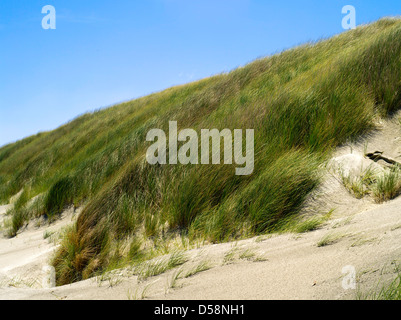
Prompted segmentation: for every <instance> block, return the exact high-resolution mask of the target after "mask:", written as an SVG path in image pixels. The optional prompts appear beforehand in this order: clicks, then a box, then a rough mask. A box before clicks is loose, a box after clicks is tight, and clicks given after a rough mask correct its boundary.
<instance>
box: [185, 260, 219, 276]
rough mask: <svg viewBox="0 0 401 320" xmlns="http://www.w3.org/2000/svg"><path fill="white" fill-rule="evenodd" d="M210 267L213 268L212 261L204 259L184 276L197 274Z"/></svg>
mask: <svg viewBox="0 0 401 320" xmlns="http://www.w3.org/2000/svg"><path fill="white" fill-rule="evenodd" d="M210 268H212V265H211V263H210V262H209V261H208V260H203V261H201V262H200V263H199V264H197V265H196V266H195V267H193V268H192V269H190V270H189V271H187V272H186V273H185V275H184V278H189V277H192V276H194V275H195V274H197V273H200V272H203V271H206V270H209V269H210Z"/></svg>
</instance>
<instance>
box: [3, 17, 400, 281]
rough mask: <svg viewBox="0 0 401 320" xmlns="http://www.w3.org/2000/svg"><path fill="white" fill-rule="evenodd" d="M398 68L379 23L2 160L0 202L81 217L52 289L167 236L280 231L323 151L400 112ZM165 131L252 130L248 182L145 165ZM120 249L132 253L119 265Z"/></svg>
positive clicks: (181, 89)
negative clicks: (22, 202) (153, 132)
mask: <svg viewBox="0 0 401 320" xmlns="http://www.w3.org/2000/svg"><path fill="white" fill-rule="evenodd" d="M400 57H401V22H400V21H399V20H397V19H383V20H380V21H378V22H376V23H374V24H371V25H368V26H363V27H360V28H357V29H356V30H352V31H349V32H345V33H343V34H341V35H339V36H336V37H333V38H332V39H328V40H325V41H320V42H318V43H315V44H306V45H303V46H300V47H297V48H294V49H291V50H288V51H285V52H283V53H280V54H276V55H274V56H271V57H267V58H263V59H259V60H256V61H254V62H252V63H250V64H249V65H247V66H245V67H243V68H238V69H236V70H233V71H232V72H230V73H227V74H220V75H216V76H213V77H210V78H207V79H204V80H201V81H197V82H194V83H190V84H187V85H183V86H178V87H174V88H170V89H167V90H165V91H162V92H159V93H155V94H152V95H149V96H147V97H143V98H140V99H136V100H133V101H129V102H126V103H122V104H119V105H116V106H113V107H110V108H107V109H102V110H98V111H95V112H92V113H88V114H85V115H82V116H80V117H78V118H76V119H74V120H73V121H70V122H69V123H67V124H65V125H63V126H62V127H60V128H58V129H56V130H54V131H50V132H44V133H40V134H37V135H35V136H32V137H29V138H27V139H24V140H22V141H19V142H17V143H14V144H10V145H7V146H4V147H3V148H1V149H0V182H1V183H0V202H2V203H6V202H7V201H8V200H9V198H10V197H11V196H13V195H14V194H16V193H17V192H19V191H20V190H21V189H24V190H28V189H29V198H32V197H34V196H36V195H39V194H43V195H44V197H45V198H44V199H45V201H42V203H41V207H40V208H38V209H37V211H36V212H37V214H39V215H50V216H54V215H57V213H59V212H60V211H61V210H62V209H63V208H64V207H65V206H67V205H70V204H74V205H76V206H79V205H85V207H84V209H83V211H82V213H81V214H80V216H79V218H78V220H77V223H76V225H74V226H73V227H72V228H71V229H69V230H68V232H66V234H65V235H64V239H63V241H62V242H61V246H60V248H59V249H58V252H57V254H56V256H55V258H54V260H53V264H54V266H55V267H56V272H57V283H58V284H66V283H70V282H73V281H77V280H81V279H86V278H88V277H90V276H93V275H94V274H97V273H99V272H101V271H102V270H105V269H110V266H118V265H119V263H118V262H119V261H120V260H122V258H124V259H123V260H127V259H129V258H127V257H132V259H133V260H135V259H137V257H138V255H140V256H142V257H147V256H152V255H153V253H154V252H156V251H157V250H158V246H161V245H163V243H165V242H166V241H170V240H171V239H174V238H175V237H177V236H181V237H188V238H189V239H190V240H193V241H197V240H198V239H202V240H208V241H211V242H218V241H226V240H230V239H236V238H239V237H246V236H252V235H257V234H263V233H268V232H272V231H276V230H280V229H282V228H285V225H288V223H287V222H288V219H291V218H292V217H297V214H298V213H299V212H300V209H301V208H302V205H303V203H304V200H305V199H306V197H307V195H308V194H309V193H310V192H311V191H312V190H314V189H315V187H316V186H317V185H318V184H319V167H320V164H322V163H323V162H324V161H325V160H326V159H327V157H328V156H329V155H330V152H331V151H332V150H333V148H335V147H336V146H338V145H339V144H342V143H344V142H346V141H348V140H352V139H356V138H358V137H359V136H360V135H361V134H363V133H366V132H367V131H369V130H371V129H372V128H373V127H374V119H375V118H376V117H378V116H387V115H389V114H391V113H392V112H394V111H395V110H396V109H397V108H398V107H399V106H400V103H401V83H400V81H399V79H401V58H400ZM173 120H174V121H177V122H178V126H179V129H182V128H193V129H195V130H196V131H198V132H199V131H200V129H202V128H209V129H212V128H217V129H219V130H222V129H224V128H229V129H234V128H235V129H254V130H255V170H254V172H253V173H252V175H250V176H236V175H235V165H234V164H233V165H187V166H183V165H174V166H157V165H156V166H152V165H149V164H148V163H147V162H146V161H145V152H146V149H147V147H148V146H149V144H148V143H146V133H147V132H148V131H149V130H150V129H152V128H160V129H163V130H164V131H165V132H167V131H168V130H167V129H168V121H173ZM27 216H28V219H29V217H30V213H28V214H27ZM283 221H286V222H285V223H284V222H283ZM20 227H21V224H20V223H18V221H16V224H15V226H14V229H15V230H14V231H15V232H14V233H16V231H17V230H18V228H20ZM127 239H136V240H133V242H132V248H131V249H132V250H129V249H127V250H126V251H124V250H125V249H124V250H123V244H126V243H127V241H128V240H127ZM145 240H146V241H145ZM138 243H140V245H138ZM128 247H129V246H128Z"/></svg>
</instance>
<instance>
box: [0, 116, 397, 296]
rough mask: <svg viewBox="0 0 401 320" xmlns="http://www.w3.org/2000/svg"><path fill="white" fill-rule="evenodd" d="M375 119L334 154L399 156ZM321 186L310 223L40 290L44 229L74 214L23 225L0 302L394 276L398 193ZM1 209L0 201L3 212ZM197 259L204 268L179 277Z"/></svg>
mask: <svg viewBox="0 0 401 320" xmlns="http://www.w3.org/2000/svg"><path fill="white" fill-rule="evenodd" d="M380 126H381V127H380V130H379V131H377V132H376V133H374V134H372V135H370V136H369V137H366V138H365V140H363V141H361V142H360V143H359V144H353V145H349V146H344V147H342V148H339V149H338V150H337V152H336V154H335V155H334V157H333V158H337V159H338V158H339V157H342V156H344V155H345V156H346V157H345V158H346V159H348V160H349V159H354V158H355V159H357V158H358V157H363V152H364V150H365V149H369V150H372V151H376V150H380V151H383V152H384V153H385V154H386V155H387V156H390V157H392V158H393V159H398V160H399V159H400V153H401V141H400V140H401V139H400V138H399V136H400V135H399V130H400V128H399V124H398V123H397V122H396V121H395V120H394V121H392V120H390V121H387V122H383V123H381V124H380ZM347 155H352V156H347ZM348 160H347V161H348ZM363 161H365V160H363ZM348 163H349V164H348V166H352V165H353V164H355V161H348ZM320 193H321V194H320V195H319V197H318V199H317V200H316V201H311V204H310V206H311V207H310V210H309V211H311V212H312V211H314V212H316V210H320V212H322V213H324V212H327V210H330V209H335V211H334V213H333V215H332V217H331V219H330V220H329V221H328V222H327V223H325V224H324V225H323V226H322V227H321V228H319V229H318V230H315V231H312V232H308V233H302V234H292V233H287V234H281V235H273V236H261V237H256V238H252V239H247V240H242V241H238V242H235V243H223V244H215V245H207V246H203V247H201V248H197V249H193V250H189V251H188V252H187V253H186V254H187V255H188V256H189V257H190V259H189V261H188V262H187V263H185V264H184V265H183V266H181V267H179V268H180V270H182V272H181V273H180V274H181V277H180V276H178V277H176V275H177V274H178V273H177V270H178V269H177V268H176V269H174V270H171V271H169V272H167V273H165V274H162V275H160V276H156V277H152V278H149V279H147V280H146V281H140V280H139V279H138V277H137V276H135V275H133V274H132V273H131V272H130V269H129V268H127V269H123V270H116V271H115V272H113V273H111V274H110V275H109V276H106V277H103V278H102V279H99V278H93V279H89V280H86V281H82V282H79V283H74V284H71V285H67V286H62V287H57V288H51V289H43V288H40V282H41V278H40V277H41V268H42V266H43V265H45V264H46V263H47V260H48V258H49V256H50V254H51V252H52V251H53V250H54V248H56V245H55V244H54V243H52V242H49V241H48V240H47V239H44V238H43V234H44V232H45V230H48V231H56V230H59V229H60V228H62V227H64V226H65V225H68V224H69V223H71V221H72V219H73V218H74V216H73V215H72V214H71V213H70V214H66V215H65V216H64V218H63V219H61V220H60V221H58V222H57V223H55V224H54V225H52V226H50V227H49V226H45V227H40V228H35V227H29V228H28V229H27V230H25V231H23V232H22V233H20V234H18V236H17V237H16V238H14V239H0V279H2V280H1V281H2V282H1V283H0V299H141V298H146V299H235V300H237V299H241V300H242V299H355V298H356V297H357V295H358V294H360V293H366V292H369V291H370V290H372V288H375V286H376V285H377V284H378V283H379V282H383V281H384V282H385V281H387V280H390V279H392V278H393V277H394V276H395V272H396V265H397V261H398V260H399V259H400V257H401V210H400V208H401V198H396V199H395V200H392V201H389V202H386V203H384V204H376V203H374V202H373V200H372V199H370V198H368V197H365V198H363V199H360V200H358V199H355V198H354V197H352V196H351V195H350V194H349V193H348V192H347V191H346V190H345V188H344V187H343V186H342V185H341V183H340V182H339V179H338V177H337V178H336V177H335V176H334V175H332V174H329V173H328V174H327V179H326V182H325V183H324V184H323V185H322V188H321V189H320ZM317 206H318V207H317ZM6 209H7V207H5V206H2V207H0V213H1V215H4V213H5V211H6ZM308 214H311V213H310V212H309V213H308ZM318 244H320V245H318ZM228 257H232V259H227V258H228ZM202 261H208V264H209V266H210V267H211V268H210V269H208V270H206V271H203V272H199V273H197V274H195V275H193V276H191V277H187V278H185V277H183V276H182V275H183V274H185V272H186V271H188V270H190V269H191V268H193V267H194V266H196V265H197V264H199V263H200V262H202ZM347 266H351V267H352V268H354V269H355V271H356V283H357V287H356V288H348V287H344V285H343V284H344V279H345V277H346V276H347V274H346V273H343V271H344V267H347ZM345 270H350V269H349V268H348V269H347V268H346V269H345ZM28 276H29V277H28ZM35 277H36V279H34V280H32V279H31V278H35ZM175 278H177V279H176V281H175V282H174V286H173V285H172V284H173V280H174V279H175ZM16 279H17V280H18V279H19V282H18V281H16ZM27 283H29V285H27Z"/></svg>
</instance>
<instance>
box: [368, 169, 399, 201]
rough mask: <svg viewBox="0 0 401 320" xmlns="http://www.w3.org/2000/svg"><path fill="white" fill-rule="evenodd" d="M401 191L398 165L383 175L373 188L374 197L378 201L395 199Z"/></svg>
mask: <svg viewBox="0 0 401 320" xmlns="http://www.w3.org/2000/svg"><path fill="white" fill-rule="evenodd" d="M400 191H401V175H400V169H399V168H398V167H396V168H393V169H392V170H390V171H389V172H386V173H384V174H383V175H381V176H380V177H379V178H378V179H377V182H376V184H375V186H374V188H373V197H374V199H375V201H376V202H377V203H382V202H385V201H388V200H391V199H394V198H395V197H397V196H398V195H399V194H400Z"/></svg>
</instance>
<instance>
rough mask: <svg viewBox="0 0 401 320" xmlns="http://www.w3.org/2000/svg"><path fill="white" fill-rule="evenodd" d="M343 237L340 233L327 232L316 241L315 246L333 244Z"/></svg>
mask: <svg viewBox="0 0 401 320" xmlns="http://www.w3.org/2000/svg"><path fill="white" fill-rule="evenodd" d="M343 237H344V235H341V234H337V233H328V234H326V235H325V236H324V237H323V238H322V239H320V240H319V242H318V243H317V246H318V247H325V246H328V245H331V244H334V243H336V242H337V241H338V240H340V239H341V238H343Z"/></svg>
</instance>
